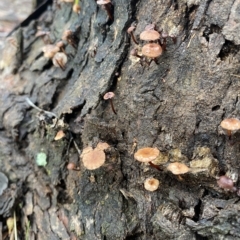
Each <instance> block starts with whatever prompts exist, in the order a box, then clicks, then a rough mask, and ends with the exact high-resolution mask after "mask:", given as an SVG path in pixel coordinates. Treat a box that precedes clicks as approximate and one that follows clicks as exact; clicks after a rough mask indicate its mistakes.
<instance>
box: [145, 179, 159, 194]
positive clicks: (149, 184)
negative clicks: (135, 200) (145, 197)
mask: <svg viewBox="0 0 240 240" xmlns="http://www.w3.org/2000/svg"><path fill="white" fill-rule="evenodd" d="M158 187H159V181H158V180H157V179H156V178H147V179H146V180H145V181H144V188H145V189H146V190H148V191H150V192H153V191H156V190H157V189H158Z"/></svg>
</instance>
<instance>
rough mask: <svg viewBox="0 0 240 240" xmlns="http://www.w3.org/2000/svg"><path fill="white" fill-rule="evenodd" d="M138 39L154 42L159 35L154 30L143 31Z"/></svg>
mask: <svg viewBox="0 0 240 240" xmlns="http://www.w3.org/2000/svg"><path fill="white" fill-rule="evenodd" d="M139 37H140V39H141V40H144V41H156V40H159V39H160V33H159V32H158V31H156V30H154V29H150V30H145V31H143V32H142V33H141V34H140V36H139Z"/></svg>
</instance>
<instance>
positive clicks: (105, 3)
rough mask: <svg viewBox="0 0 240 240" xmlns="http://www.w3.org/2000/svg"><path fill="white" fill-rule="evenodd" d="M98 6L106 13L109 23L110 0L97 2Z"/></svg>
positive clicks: (110, 12)
mask: <svg viewBox="0 0 240 240" xmlns="http://www.w3.org/2000/svg"><path fill="white" fill-rule="evenodd" d="M97 4H98V5H101V6H102V8H103V9H105V10H106V11H107V14H108V17H109V19H110V20H111V21H113V15H112V3H111V0H98V1H97Z"/></svg>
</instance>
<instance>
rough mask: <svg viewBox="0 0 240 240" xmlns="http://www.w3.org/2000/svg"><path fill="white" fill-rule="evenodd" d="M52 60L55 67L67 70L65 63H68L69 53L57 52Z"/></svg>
mask: <svg viewBox="0 0 240 240" xmlns="http://www.w3.org/2000/svg"><path fill="white" fill-rule="evenodd" d="M52 62H53V65H54V66H55V67H60V68H61V69H62V70H65V65H66V63H67V55H66V54H65V53H63V52H57V53H56V54H55V55H54V57H53V59H52Z"/></svg>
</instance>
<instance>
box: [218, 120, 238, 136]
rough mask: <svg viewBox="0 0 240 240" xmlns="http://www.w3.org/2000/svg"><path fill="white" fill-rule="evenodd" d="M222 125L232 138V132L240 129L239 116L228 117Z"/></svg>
mask: <svg viewBox="0 0 240 240" xmlns="http://www.w3.org/2000/svg"><path fill="white" fill-rule="evenodd" d="M220 126H221V127H222V128H223V129H224V130H225V131H226V134H227V135H228V137H229V138H231V136H232V134H233V133H234V132H235V131H237V130H239V129H240V120H238V119H237V118H226V119H224V120H223V121H222V122H221V124H220Z"/></svg>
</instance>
